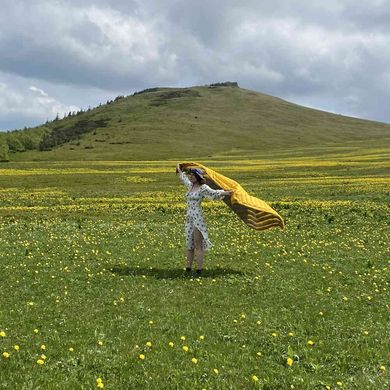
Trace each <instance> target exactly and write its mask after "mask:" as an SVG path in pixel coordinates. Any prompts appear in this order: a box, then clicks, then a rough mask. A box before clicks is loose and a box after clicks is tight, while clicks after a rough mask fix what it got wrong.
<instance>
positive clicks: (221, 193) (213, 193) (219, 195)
mask: <svg viewBox="0 0 390 390" xmlns="http://www.w3.org/2000/svg"><path fill="white" fill-rule="evenodd" d="M200 193H201V194H202V195H203V196H204V197H206V198H207V199H212V200H216V199H218V200H221V199H223V198H224V197H225V196H226V195H225V190H213V189H212V188H210V187H209V186H208V185H207V184H203V185H202V187H201V189H200Z"/></svg>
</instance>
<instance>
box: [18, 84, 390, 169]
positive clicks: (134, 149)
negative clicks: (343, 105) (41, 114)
mask: <svg viewBox="0 0 390 390" xmlns="http://www.w3.org/2000/svg"><path fill="white" fill-rule="evenodd" d="M83 126H84V128H85V126H90V129H89V130H90V131H89V132H88V133H84V134H81V135H80V138H79V139H78V140H77V139H74V140H71V141H67V142H66V143H64V144H62V145H60V146H55V147H50V145H49V147H47V148H46V149H51V150H46V151H28V152H23V153H16V154H13V155H12V156H11V160H13V161H21V160H102V159H105V160H110V159H113V160H122V159H123V160H152V159H165V158H185V157H191V158H194V157H197V156H199V157H201V156H215V155H217V154H221V153H223V154H225V153H226V154H235V153H251V152H267V151H271V150H280V149H285V148H293V147H299V148H302V147H308V146H310V147H313V146H320V145H332V144H333V145H336V144H339V145H340V144H344V143H345V142H351V141H367V142H373V141H375V142H378V143H379V142H389V139H390V125H387V124H384V123H379V122H372V121H368V120H361V119H356V118H350V117H345V116H341V115H335V114H331V113H327V112H324V111H319V110H313V109H309V108H305V107H302V106H299V105H296V104H293V103H289V102H287V101H284V100H282V99H279V98H275V97H272V96H269V95H265V94H262V93H259V92H254V91H251V90H246V89H242V88H238V87H231V86H230V87H226V86H221V87H208V86H204V87H192V88H153V89H152V90H150V91H146V92H143V93H139V94H135V95H133V96H128V97H125V98H121V99H118V100H117V101H115V102H112V103H110V104H106V105H102V106H100V107H97V108H95V109H93V110H91V111H88V112H85V113H83V114H82V115H78V116H70V117H67V118H65V119H62V120H59V121H55V122H51V123H50V124H47V125H46V128H47V131H48V132H49V133H50V131H52V129H53V128H55V127H57V128H62V130H64V129H65V130H66V129H73V128H74V129H77V128H82V127H83ZM99 126H100V127H99ZM34 130H35V131H37V129H34ZM49 141H50V136H49V138H48V142H49ZM57 141H58V140H56V142H57ZM58 142H63V141H61V140H60V141H58ZM49 143H50V142H49Z"/></svg>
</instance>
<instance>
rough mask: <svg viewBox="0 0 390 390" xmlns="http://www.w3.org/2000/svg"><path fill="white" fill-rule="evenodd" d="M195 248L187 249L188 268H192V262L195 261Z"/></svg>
mask: <svg viewBox="0 0 390 390" xmlns="http://www.w3.org/2000/svg"><path fill="white" fill-rule="evenodd" d="M194 252H195V250H194V249H188V250H187V268H192V262H193V261H194Z"/></svg>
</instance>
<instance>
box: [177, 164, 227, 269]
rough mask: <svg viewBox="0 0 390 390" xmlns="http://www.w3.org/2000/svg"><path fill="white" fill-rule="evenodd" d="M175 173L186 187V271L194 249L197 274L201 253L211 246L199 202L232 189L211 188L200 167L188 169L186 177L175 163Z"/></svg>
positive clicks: (220, 195) (201, 261)
mask: <svg viewBox="0 0 390 390" xmlns="http://www.w3.org/2000/svg"><path fill="white" fill-rule="evenodd" d="M176 173H178V174H179V177H180V179H181V181H182V182H183V183H184V185H185V186H186V187H187V189H188V191H187V193H186V198H187V216H186V224H185V231H186V245H187V268H186V272H188V273H190V272H191V270H192V262H193V260H194V254H195V251H196V253H197V258H196V260H197V270H196V273H197V275H200V274H201V273H202V267H203V253H204V251H205V250H208V249H210V247H211V246H212V244H211V242H210V240H209V238H208V233H207V226H206V223H205V221H204V218H203V215H202V209H201V207H200V204H201V202H202V200H203V198H205V197H206V198H208V199H223V198H224V197H225V196H228V195H231V194H232V193H233V191H225V190H213V189H212V188H210V187H209V186H208V185H207V184H205V182H206V180H205V179H204V177H203V172H202V170H201V169H197V168H192V169H189V175H188V177H187V176H186V175H185V174H184V172H183V171H182V170H181V168H180V164H177V167H176Z"/></svg>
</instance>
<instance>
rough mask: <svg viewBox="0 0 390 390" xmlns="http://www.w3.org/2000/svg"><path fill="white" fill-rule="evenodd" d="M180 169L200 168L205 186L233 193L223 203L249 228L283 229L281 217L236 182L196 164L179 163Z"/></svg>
mask: <svg viewBox="0 0 390 390" xmlns="http://www.w3.org/2000/svg"><path fill="white" fill-rule="evenodd" d="M180 168H181V169H182V170H186V169H188V168H200V169H202V170H203V172H204V178H205V179H206V184H207V185H208V186H210V187H211V188H213V189H223V190H225V191H229V190H232V191H234V192H233V194H232V196H231V197H226V198H224V199H223V201H224V202H225V203H226V204H227V205H228V206H229V207H230V208H231V209H232V210H233V211H234V212H235V213H236V214H237V215H238V216H239V217H240V218H241V219H242V220H243V221H244V222H245V223H246V224H247V225H248V226H249V227H251V228H253V229H255V230H265V229H269V228H271V227H274V226H279V227H280V228H282V229H283V228H284V222H283V219H282V217H281V216H280V215H279V214H278V213H277V212H276V211H275V210H274V209H272V208H271V207H270V206H269V205H268V204H267V203H265V202H264V201H263V200H261V199H258V198H255V197H254V196H251V195H249V194H248V193H247V192H246V191H245V190H244V189H243V188H242V187H241V186H240V184H238V183H237V182H235V181H234V180H232V179H229V178H228V177H226V176H223V175H221V174H220V173H217V172H215V171H213V170H212V169H210V168H207V167H205V166H204V165H202V164H199V163H196V162H184V163H180Z"/></svg>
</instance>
